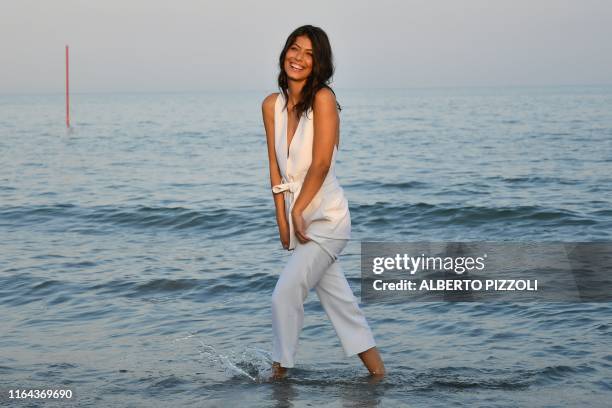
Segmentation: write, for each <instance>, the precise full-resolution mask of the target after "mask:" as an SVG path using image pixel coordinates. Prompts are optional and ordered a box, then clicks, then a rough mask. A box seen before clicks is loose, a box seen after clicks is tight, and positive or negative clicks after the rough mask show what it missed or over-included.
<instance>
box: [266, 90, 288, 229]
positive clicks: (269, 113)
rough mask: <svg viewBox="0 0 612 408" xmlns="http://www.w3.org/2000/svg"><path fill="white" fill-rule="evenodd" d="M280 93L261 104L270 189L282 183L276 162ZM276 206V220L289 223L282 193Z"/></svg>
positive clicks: (276, 195)
mask: <svg viewBox="0 0 612 408" xmlns="http://www.w3.org/2000/svg"><path fill="white" fill-rule="evenodd" d="M277 96H278V93H272V94H270V95H268V96H266V98H265V99H264V101H263V102H262V104H261V112H262V115H263V122H264V128H265V129H266V140H267V142H268V161H269V163H270V189H272V187H273V186H275V185H277V184H280V183H281V182H282V177H281V174H280V170H279V168H278V163H277V162H276V150H275V147H274V105H275V103H276V97H277ZM272 195H273V197H274V205H275V206H276V220H277V222H278V223H279V226H280V225H281V223H285V222H287V216H286V214H285V199H284V196H283V194H282V193H279V194H274V193H272Z"/></svg>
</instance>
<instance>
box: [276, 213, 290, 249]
mask: <svg viewBox="0 0 612 408" xmlns="http://www.w3.org/2000/svg"><path fill="white" fill-rule="evenodd" d="M277 222H278V233H279V235H280V241H281V245H282V246H283V249H289V239H290V237H289V233H290V231H289V221H287V217H280V218H279V219H278V220H277Z"/></svg>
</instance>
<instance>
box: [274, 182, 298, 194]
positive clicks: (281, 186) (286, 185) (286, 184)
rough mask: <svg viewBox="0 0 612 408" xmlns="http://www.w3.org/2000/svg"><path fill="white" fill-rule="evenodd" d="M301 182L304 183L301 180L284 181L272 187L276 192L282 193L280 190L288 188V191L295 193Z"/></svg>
mask: <svg viewBox="0 0 612 408" xmlns="http://www.w3.org/2000/svg"><path fill="white" fill-rule="evenodd" d="M283 181H285V180H283ZM301 184H302V183H301V182H299V181H290V182H284V183H281V184H277V185H275V186H274V187H272V191H273V192H274V193H280V192H283V191H287V190H288V191H291V192H292V193H295V192H296V191H298V189H299V188H300V185H301Z"/></svg>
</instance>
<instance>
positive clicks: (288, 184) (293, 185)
mask: <svg viewBox="0 0 612 408" xmlns="http://www.w3.org/2000/svg"><path fill="white" fill-rule="evenodd" d="M281 181H282V183H280V184H277V185H275V186H274V187H272V191H273V192H274V193H280V192H283V191H289V192H291V193H295V192H297V191H298V190H300V189H301V187H302V184H303V183H304V180H299V181H287V180H286V179H285V178H283V179H282V180H281ZM332 184H333V185H334V186H338V179H337V178H336V177H335V175H332V177H326V178H325V180H324V181H323V184H322V185H321V190H323V191H324V190H326V189H328V188H330V187H331V185H332ZM331 188H332V189H333V188H335V187H331Z"/></svg>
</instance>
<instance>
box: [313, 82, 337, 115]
mask: <svg viewBox="0 0 612 408" xmlns="http://www.w3.org/2000/svg"><path fill="white" fill-rule="evenodd" d="M335 108H336V95H335V94H334V92H333V91H332V90H331V89H329V88H325V87H323V88H321V89H319V90H318V91H317V92H316V93H315V96H314V103H313V109H317V110H318V109H321V110H328V109H335Z"/></svg>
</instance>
